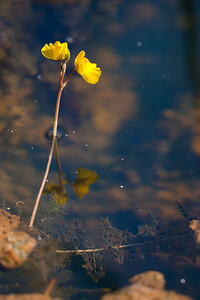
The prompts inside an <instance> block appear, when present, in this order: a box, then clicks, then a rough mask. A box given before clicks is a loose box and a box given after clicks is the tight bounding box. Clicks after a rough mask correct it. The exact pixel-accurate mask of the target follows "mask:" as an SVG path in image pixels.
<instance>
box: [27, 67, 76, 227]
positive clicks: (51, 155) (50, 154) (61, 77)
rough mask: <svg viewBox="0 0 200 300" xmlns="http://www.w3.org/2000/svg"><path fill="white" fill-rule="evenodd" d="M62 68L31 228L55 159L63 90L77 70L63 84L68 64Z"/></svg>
mask: <svg viewBox="0 0 200 300" xmlns="http://www.w3.org/2000/svg"><path fill="white" fill-rule="evenodd" d="M60 66H61V69H60V76H59V78H60V80H59V89H58V95H57V101H56V108H55V116H54V123H53V139H52V144H51V149H50V152H49V158H48V162H47V166H46V170H45V174H44V177H43V180H42V183H41V186H40V189H39V192H38V195H37V198H36V201H35V206H34V209H33V212H32V216H31V220H30V223H29V227H33V223H34V220H35V216H36V213H37V209H38V205H39V202H40V198H41V196H42V192H43V189H44V186H45V184H46V180H47V177H48V174H49V169H50V166H51V161H52V157H53V150H54V146H55V143H56V136H57V127H58V113H59V107H60V99H61V95H62V90H63V89H64V87H65V86H66V84H67V82H68V80H69V78H70V77H71V75H72V74H73V73H74V71H75V69H74V70H73V71H72V72H71V73H70V74H69V76H68V77H67V79H66V80H65V82H64V83H63V79H64V76H65V71H66V63H64V64H62V61H61V62H60Z"/></svg>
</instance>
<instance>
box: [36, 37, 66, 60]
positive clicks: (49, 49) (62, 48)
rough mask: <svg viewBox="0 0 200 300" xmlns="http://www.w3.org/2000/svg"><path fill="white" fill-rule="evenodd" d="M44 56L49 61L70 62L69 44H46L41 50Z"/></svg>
mask: <svg viewBox="0 0 200 300" xmlns="http://www.w3.org/2000/svg"><path fill="white" fill-rule="evenodd" d="M41 52H42V54H43V55H44V56H45V57H46V58H49V59H53V60H62V59H65V61H68V60H69V58H70V52H69V49H68V44H67V43H62V44H61V43H60V42H59V41H57V42H55V43H54V44H52V43H50V44H49V45H48V44H46V45H45V46H44V47H43V48H42V49H41Z"/></svg>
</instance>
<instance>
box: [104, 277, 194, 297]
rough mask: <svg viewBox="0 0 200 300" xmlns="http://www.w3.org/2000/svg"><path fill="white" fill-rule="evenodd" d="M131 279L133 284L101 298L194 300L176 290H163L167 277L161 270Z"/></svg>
mask: <svg viewBox="0 0 200 300" xmlns="http://www.w3.org/2000/svg"><path fill="white" fill-rule="evenodd" d="M130 281H131V283H132V285H130V286H127V287H125V288H123V289H121V290H120V291H117V292H114V293H110V294H106V295H104V296H103V297H102V298H101V300H192V298H190V297H187V296H184V295H181V294H178V293H176V292H174V291H165V290H163V287H164V284H165V278H164V276H163V275H162V274H161V273H159V272H155V271H149V272H146V273H142V274H139V275H136V276H134V277H133V278H132V279H130Z"/></svg>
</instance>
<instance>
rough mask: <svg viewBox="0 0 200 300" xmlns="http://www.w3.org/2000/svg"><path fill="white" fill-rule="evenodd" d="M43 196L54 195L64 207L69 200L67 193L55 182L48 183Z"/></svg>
mask: <svg viewBox="0 0 200 300" xmlns="http://www.w3.org/2000/svg"><path fill="white" fill-rule="evenodd" d="M42 194H43V195H48V194H52V196H53V199H54V200H55V201H56V202H58V203H59V204H60V205H64V204H65V203H66V201H67V199H68V194H67V191H66V190H65V189H64V188H63V187H62V186H60V184H56V183H54V182H50V183H48V184H47V185H46V188H45V189H44V191H43V193H42Z"/></svg>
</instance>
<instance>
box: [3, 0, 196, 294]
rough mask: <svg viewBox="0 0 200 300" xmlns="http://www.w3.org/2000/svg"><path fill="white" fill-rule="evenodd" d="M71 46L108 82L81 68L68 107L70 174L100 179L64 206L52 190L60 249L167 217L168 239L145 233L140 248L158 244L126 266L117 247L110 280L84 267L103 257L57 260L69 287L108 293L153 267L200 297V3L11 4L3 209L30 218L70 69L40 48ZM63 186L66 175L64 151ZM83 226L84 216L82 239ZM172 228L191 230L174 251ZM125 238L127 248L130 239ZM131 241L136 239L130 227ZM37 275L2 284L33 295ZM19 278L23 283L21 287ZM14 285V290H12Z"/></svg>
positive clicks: (47, 208)
mask: <svg viewBox="0 0 200 300" xmlns="http://www.w3.org/2000/svg"><path fill="white" fill-rule="evenodd" d="M57 40H58V41H60V42H67V43H68V45H69V49H70V52H71V59H70V61H69V62H68V64H67V74H69V73H70V72H71V70H72V69H73V68H74V59H75V57H76V55H77V54H78V53H79V52H80V51H81V50H84V51H85V52H86V57H87V58H88V59H89V60H90V61H91V62H95V63H97V65H98V66H99V67H100V68H101V70H102V75H101V78H100V81H99V82H98V84H96V85H90V84H88V83H86V82H85V81H84V80H83V78H82V77H81V76H80V75H79V74H77V73H76V74H74V75H73V76H72V78H71V79H70V81H69V83H68V85H67V87H66V88H65V90H64V91H63V95H62V99H61V107H60V114H59V125H60V126H61V127H62V128H64V129H65V131H66V136H65V137H64V138H63V139H62V140H60V141H59V143H58V147H59V155H60V163H61V166H62V171H63V172H64V173H65V174H66V176H67V177H68V178H70V180H72V181H73V180H74V179H75V177H76V171H77V169H78V168H80V167H85V168H88V169H90V170H93V171H95V172H96V173H97V174H98V175H99V180H98V181H97V182H96V183H95V184H94V185H91V187H90V189H89V192H88V194H87V195H85V197H84V199H83V200H80V199H78V198H77V196H76V194H75V193H74V191H73V190H72V189H71V188H70V187H66V189H67V192H68V194H69V199H68V200H67V202H66V204H65V205H64V206H61V207H60V206H58V205H56V203H54V200H53V197H51V195H46V196H43V197H42V199H41V204H40V206H39V211H38V215H37V217H36V223H35V225H36V226H37V227H38V228H39V229H41V230H43V231H45V232H47V233H48V234H49V235H50V236H51V237H52V239H54V241H55V243H58V246H57V248H59V246H60V247H61V246H62V247H63V248H66V249H67V247H68V241H70V243H71V246H72V248H73V245H75V246H76V247H78V248H81V247H82V248H83V247H85V248H87V245H86V244H84V243H83V240H84V239H85V238H84V237H85V236H86V234H87V236H90V237H91V236H92V240H93V242H91V241H90V242H89V240H88V247H89V248H90V247H92V246H91V245H93V246H94V247H96V246H98V247H100V246H101V245H102V231H101V230H100V229H101V227H102V226H104V225H105V224H107V227H106V228H107V229H108V227H109V226H111V227H109V230H110V231H112V230H114V229H115V230H114V231H113V232H115V234H116V237H117V238H119V236H120V234H121V233H122V232H126V233H127V230H128V231H129V232H130V233H131V234H133V235H137V233H138V228H141V227H138V226H144V224H149V223H150V224H151V225H149V226H150V227H152V224H154V225H155V224H156V230H157V233H156V234H152V235H151V234H147V232H146V234H143V236H142V234H140V236H139V238H140V239H139V242H140V243H144V244H145V241H146V238H148V241H151V242H152V245H153V246H152V247H150V248H149V247H148V246H147V244H146V245H145V246H144V247H143V248H140V249H138V250H137V251H136V248H137V247H135V248H134V251H136V252H138V256H137V259H136V258H135V256H134V254H133V251H131V253H127V255H126V254H125V253H123V255H122V256H123V261H120V262H121V263H119V260H118V262H117V261H114V260H112V258H111V257H112V256H113V253H109V252H107V253H104V254H105V257H104V258H103V259H102V261H101V263H98V264H99V265H98V270H96V271H95V270H93V273H96V274H97V273H98V272H100V273H102V274H103V275H102V274H101V275H100V276H99V280H98V282H97V280H96V279H97V278H96V279H95V280H96V281H93V280H92V278H91V276H90V275H91V274H89V271H88V269H89V268H87V266H85V267H83V268H82V266H83V261H82V260H83V259H85V260H84V264H86V260H87V259H88V261H89V258H84V257H83V258H80V257H78V256H75V257H74V258H72V261H71V264H70V266H69V267H66V265H67V263H66V261H65V259H66V257H65V256H62V269H61V267H60V261H59V259H60V258H59V259H58V257H55V261H56V262H57V264H58V265H57V266H55V265H54V266H53V267H52V270H53V271H52V270H51V272H52V273H51V274H54V275H53V276H54V277H56V278H57V288H56V289H55V295H58V296H60V297H62V298H63V299H69V298H68V297H70V299H98V297H99V296H100V295H101V294H102V293H104V292H105V289H107V288H119V287H121V286H123V285H125V284H127V283H128V278H129V277H130V276H132V275H134V274H136V273H141V272H143V271H146V270H152V269H153V270H158V271H161V272H163V273H164V275H165V277H166V280H167V288H169V289H174V290H176V291H179V292H182V293H184V294H188V295H189V296H191V297H194V299H199V297H200V291H199V288H198V286H199V282H198V281H199V279H198V278H199V275H200V269H199V267H200V264H199V256H198V254H199V253H198V249H196V247H195V246H194V247H192V246H191V247H190V248H191V249H188V245H192V243H191V242H190V239H191V237H190V235H191V233H190V232H189V231H188V230H189V228H188V222H189V219H192V218H195V217H196V218H198V217H199V215H200V205H199V200H200V176H199V175H200V169H199V167H200V164H199V163H200V162H199V156H200V89H199V84H200V74H199V70H200V68H199V67H200V62H199V59H200V51H199V48H200V2H199V1H197V0H176V1H174V0H161V1H160V0H159V1H158V0H147V1H145V0H142V1H141V0H134V1H132V0H127V1H122V0H110V1H106V0H82V1H80V0H57V1H54V0H32V1H30V0H10V1H3V0H1V1H0V102H1V103H0V139H1V140H0V141H1V142H0V143H1V146H0V180H1V187H0V204H1V208H4V209H7V210H9V211H11V212H12V213H15V214H20V215H21V218H22V220H23V221H24V222H25V223H28V221H29V219H30V216H31V212H32V209H33V206H34V202H35V198H36V195H37V192H38V190H39V186H40V183H41V180H42V177H43V174H44V171H45V167H46V162H47V159H48V154H49V149H50V143H51V142H50V141H49V140H48V139H46V137H45V133H46V132H47V130H48V129H49V128H50V127H51V126H52V125H53V118H54V109H55V103H56V96H57V91H58V75H59V68H60V66H59V63H57V62H55V61H51V60H47V59H45V58H44V57H43V56H42V55H41V53H40V50H41V48H42V47H43V46H44V44H46V43H51V42H52V43H54V42H55V41H57ZM49 181H51V182H56V181H58V171H57V165H56V160H55V158H54V161H53V163H52V166H51V170H50V174H49ZM18 201H21V202H22V203H21V204H20V206H17V205H16V203H17V202H18ZM177 201H178V204H179V205H178V207H177ZM181 210H182V213H181ZM183 210H184V212H183ZM185 212H186V213H185ZM184 215H185V216H184ZM102 218H104V219H103V220H104V221H102ZM74 220H76V221H77V220H78V221H77V222H79V223H78V224H79V225H80V224H81V225H80V227H81V228H82V229H81V230H82V231H81V230H80V232H79V234H78V233H77V231H76V230H77V226H78V225H77V223H76V230H75V229H73V228H74V227H73V226H74ZM106 220H107V221H108V223H109V224H110V225H108V223H106ZM152 220H153V221H152ZM155 220H156V221H155ZM102 222H104V223H103V225H102ZM152 222H153V223H152ZM70 224H71V225H70ZM104 227H105V226H104ZM83 229H84V230H85V231H84V230H83ZM143 229H144V227H143ZM70 230H71V231H70ZM117 230H118V231H117ZM100 231H101V232H100ZM75 232H76V233H75ZM163 232H165V233H166V232H167V234H168V235H167V238H168V239H169V240H170V237H174V236H177V235H179V234H185V232H186V236H184V239H183V240H180V239H174V238H173V243H170V242H168V243H166V244H165V246H164V247H163V248H164V249H161V248H162V245H161V246H160V244H159V243H160V242H158V241H159V240H160V234H161V233H163ZM58 233H59V234H58ZM158 233H159V237H158V238H157V239H155V236H156V237H157V234H158ZM65 235H66V237H65ZM79 235H80V236H79ZM112 238H113V241H112V242H113V244H115V241H117V238H115V237H114V234H113V235H112ZM127 239H129V242H130V241H131V242H134V241H133V236H131V235H130V234H129V235H128V238H127ZM86 240H87V239H85V241H86ZM175 240H176V242H175ZM77 241H80V243H78V244H77ZM81 241H82V242H81ZM121 241H122V240H121ZM118 242H119V241H118ZM125 242H126V241H125V239H124V240H123V242H122V243H123V244H125ZM73 243H74V244H73ZM92 243H93V244H92ZM186 248H187V249H186ZM115 255H116V253H115ZM120 255H121V254H120ZM44 260H45V258H44ZM88 261H87V263H88V264H89V262H88ZM93 264H94V261H93ZM47 265H48V263H47ZM33 268H35V269H34V270H35V273H34V274H35V281H34V282H35V284H33V283H32V284H30V282H29V280H30V278H29V277H28V276H26V282H27V285H26V289H27V290H28V291H29V292H30V291H31V292H35V291H38V290H40V289H41V281H42V280H41V277H42V276H41V274H40V273H38V269H37V268H38V267H33ZM29 269H30V265H28V266H27V267H25V269H23V270H21V271H20V276H19V273H18V272H19V271H12V272H11V273H6V274H5V272H1V274H0V278H1V279H2V282H3V281H5V282H10V286H9V288H8V290H7V291H6V293H7V292H8V291H9V292H10V291H12V292H13V291H14V292H22V291H24V287H23V288H22V283H23V282H24V280H25V279H24V274H27V272H28V271H27V270H29ZM103 270H104V271H103ZM36 271H37V272H36ZM41 272H43V273H45V274H46V275H45V276H46V277H45V276H43V277H42V278H43V279H44V281H45V278H46V279H47V278H48V279H49V277H51V276H50V273H48V270H46V269H45V272H44V270H43V271H41ZM43 275H44V274H43ZM97 277H98V275H97ZM16 278H18V283H19V285H18V286H17V287H16V286H15V285H12V284H13V283H15V282H16ZM181 279H185V283H184V284H183V283H181V282H183V281H181ZM11 283H12V284H11ZM0 291H1V293H5V291H4V290H3V288H2V289H1V286H0Z"/></svg>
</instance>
